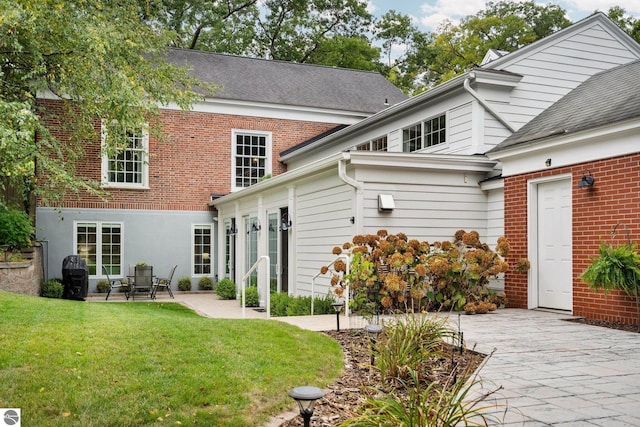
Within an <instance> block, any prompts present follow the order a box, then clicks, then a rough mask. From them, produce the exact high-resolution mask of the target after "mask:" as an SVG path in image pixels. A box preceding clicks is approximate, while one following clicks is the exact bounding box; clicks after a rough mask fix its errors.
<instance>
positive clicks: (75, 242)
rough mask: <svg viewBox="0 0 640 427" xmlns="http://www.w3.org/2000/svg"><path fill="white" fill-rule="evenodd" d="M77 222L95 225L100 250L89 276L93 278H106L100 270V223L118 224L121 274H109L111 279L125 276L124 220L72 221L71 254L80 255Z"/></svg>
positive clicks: (97, 245) (97, 246)
mask: <svg viewBox="0 0 640 427" xmlns="http://www.w3.org/2000/svg"><path fill="white" fill-rule="evenodd" d="M78 224H95V225H96V233H97V236H96V248H97V250H99V251H100V253H99V254H96V274H95V275H93V276H91V275H90V276H89V277H90V278H95V279H106V278H107V276H105V275H104V272H103V271H102V224H117V225H119V226H120V271H121V273H122V274H119V275H113V276H110V277H111V278H112V279H113V278H116V279H122V278H124V277H125V276H126V274H125V271H124V222H121V221H95V220H91V219H89V220H82V221H80V220H76V221H73V248H72V250H71V253H72V254H73V255H80V254H79V253H78Z"/></svg>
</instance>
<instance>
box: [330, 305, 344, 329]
mask: <svg viewBox="0 0 640 427" xmlns="http://www.w3.org/2000/svg"><path fill="white" fill-rule="evenodd" d="M331 307H333V309H334V310H335V311H336V331H338V332H340V312H341V311H342V309H343V308H344V302H334V303H333V304H331Z"/></svg>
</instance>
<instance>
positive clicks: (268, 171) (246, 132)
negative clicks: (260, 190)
mask: <svg viewBox="0 0 640 427" xmlns="http://www.w3.org/2000/svg"><path fill="white" fill-rule="evenodd" d="M238 134H240V135H255V136H264V137H266V143H267V146H266V153H267V159H266V163H265V172H264V173H265V175H270V174H271V173H272V166H271V164H272V162H273V153H272V152H271V151H272V149H271V147H272V145H271V138H272V133H271V132H265V131H256V130H247V129H232V130H231V191H232V192H233V191H238V190H242V189H243V188H247V187H237V186H236V145H237V144H236V136H237V135H238Z"/></svg>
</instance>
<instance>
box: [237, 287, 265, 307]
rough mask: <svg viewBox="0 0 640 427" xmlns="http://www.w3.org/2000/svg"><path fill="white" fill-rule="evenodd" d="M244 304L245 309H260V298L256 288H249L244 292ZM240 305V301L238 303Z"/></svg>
mask: <svg viewBox="0 0 640 427" xmlns="http://www.w3.org/2000/svg"><path fill="white" fill-rule="evenodd" d="M244 302H245V305H246V306H247V307H260V296H259V295H258V287H257V286H249V287H247V288H246V289H245V291H244ZM240 303H241V304H242V301H241V302H240Z"/></svg>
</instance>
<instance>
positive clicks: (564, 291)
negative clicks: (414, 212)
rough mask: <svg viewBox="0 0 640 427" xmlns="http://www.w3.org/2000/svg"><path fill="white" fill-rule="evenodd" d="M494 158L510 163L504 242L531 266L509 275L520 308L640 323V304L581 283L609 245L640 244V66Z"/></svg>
mask: <svg viewBox="0 0 640 427" xmlns="http://www.w3.org/2000/svg"><path fill="white" fill-rule="evenodd" d="M487 157H489V158H490V159H493V160H499V161H500V162H501V163H502V177H503V180H504V198H505V234H506V236H507V237H508V238H509V239H510V240H511V242H512V245H513V249H514V252H515V253H516V254H518V255H519V256H526V257H528V258H529V260H530V261H531V266H532V268H531V272H530V274H529V276H528V277H524V276H520V275H512V276H507V279H506V283H505V289H506V292H507V294H508V295H509V299H510V301H511V304H512V305H513V306H514V307H521V308H535V307H552V308H560V309H564V310H569V311H572V312H573V314H574V315H577V316H584V317H587V318H592V319H601V320H607V321H616V322H622V323H631V324H633V323H636V322H637V312H636V306H635V300H633V299H632V298H629V297H627V296H626V295H624V294H623V293H620V292H613V293H612V294H611V295H608V296H603V295H602V294H601V293H595V292H593V291H591V290H589V289H588V287H587V285H586V284H585V283H583V282H582V281H581V280H580V275H581V274H582V273H583V272H584V270H585V269H586V268H587V266H588V264H589V262H590V257H593V256H596V255H597V253H598V246H599V245H600V243H601V242H603V241H604V242H606V243H611V244H624V243H628V242H629V241H631V242H633V243H637V242H638V237H639V235H638V225H639V224H640V61H634V62H631V63H628V64H624V65H620V66H618V67H615V68H612V69H609V70H607V71H602V72H600V73H598V74H596V75H594V76H593V77H590V78H589V79H588V80H586V81H585V82H584V83H582V84H581V85H579V86H578V87H577V88H576V89H574V90H572V91H571V92H569V93H568V94H567V95H565V96H564V97H563V98H561V99H560V100H559V101H557V102H556V103H554V104H553V105H552V106H550V107H549V108H548V109H546V110H545V111H544V112H542V113H541V114H540V115H538V116H537V117H536V118H534V119H533V120H531V121H530V122H529V123H528V124H526V125H525V126H523V127H522V128H520V129H519V130H518V131H517V132H515V133H514V134H513V135H511V136H510V137H508V138H507V139H505V140H504V141H503V142H502V143H500V144H499V145H498V146H496V147H495V148H493V149H492V150H490V151H489V152H488V153H487Z"/></svg>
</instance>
